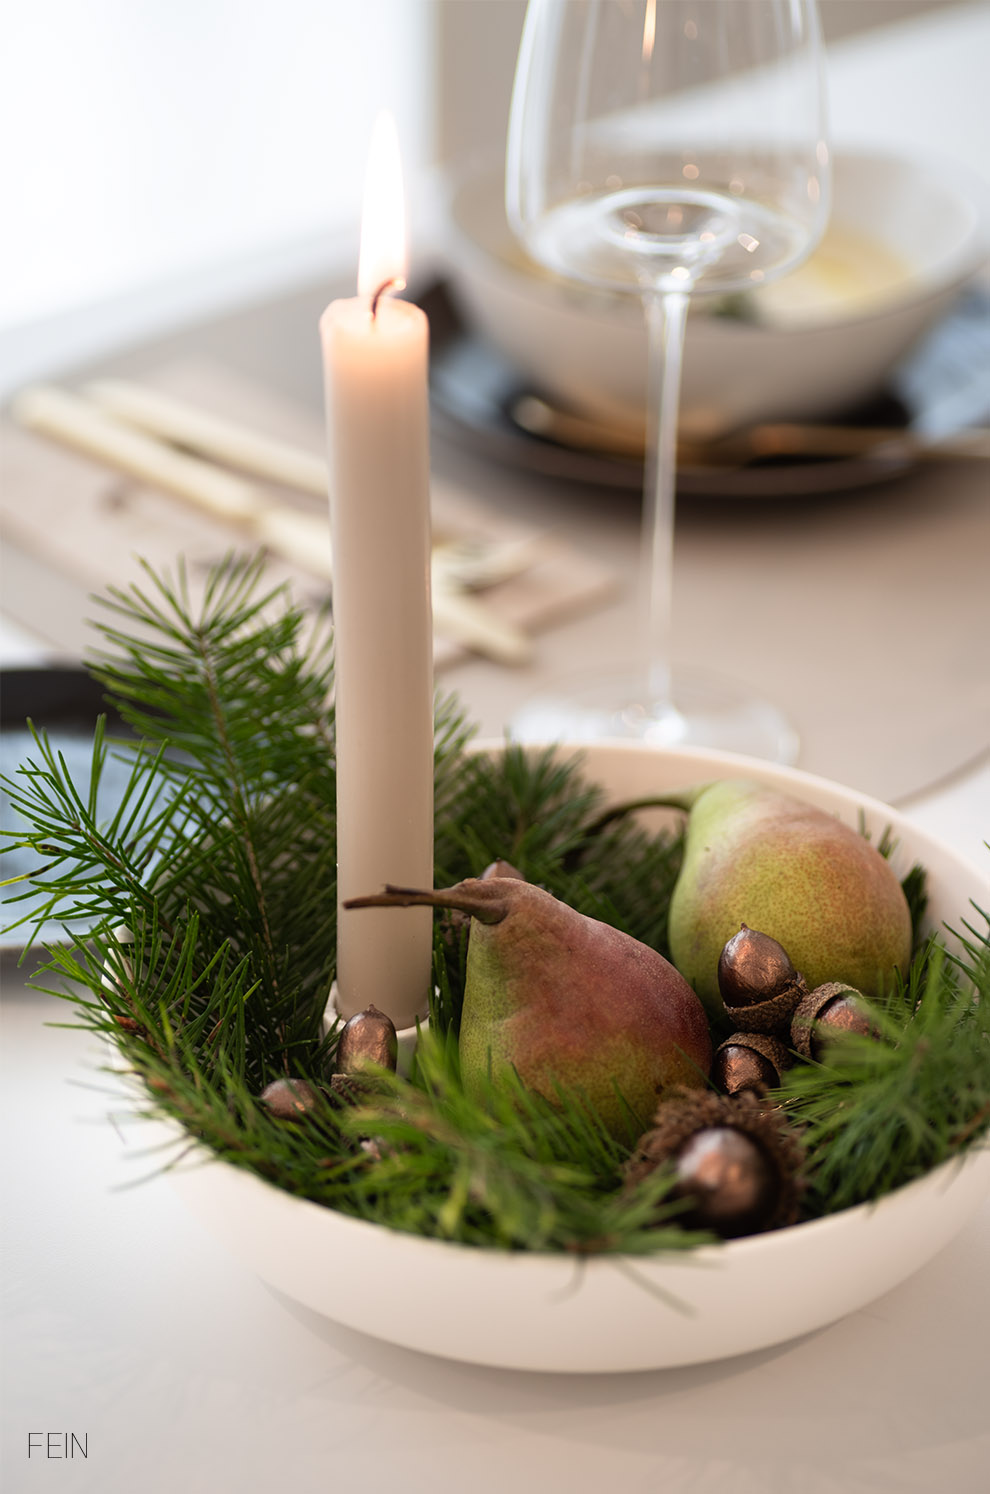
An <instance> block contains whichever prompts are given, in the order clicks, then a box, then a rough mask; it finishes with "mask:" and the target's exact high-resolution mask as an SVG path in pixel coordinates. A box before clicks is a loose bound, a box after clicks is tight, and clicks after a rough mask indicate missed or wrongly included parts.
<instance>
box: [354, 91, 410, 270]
mask: <svg viewBox="0 0 990 1494" xmlns="http://www.w3.org/2000/svg"><path fill="white" fill-rule="evenodd" d="M387 282H388V283H390V288H392V289H395V290H402V289H403V287H404V286H405V283H406V210H405V197H404V194H403V190H402V163H401V161H400V159H399V134H398V131H397V130H396V127H395V120H394V119H393V117H392V115H391V114H388V113H382V114H379V116H378V118H377V119H376V120H375V127H374V129H373V131H372V133H371V146H370V148H369V151H368V169H367V172H366V174H365V179H364V205H363V208H362V212H361V253H360V256H359V259H358V294H359V295H361V296H373V295H374V294H375V292H376V291H378V290H379V289H380V288H381V287H382V286H383V285H385V284H386V283H387Z"/></svg>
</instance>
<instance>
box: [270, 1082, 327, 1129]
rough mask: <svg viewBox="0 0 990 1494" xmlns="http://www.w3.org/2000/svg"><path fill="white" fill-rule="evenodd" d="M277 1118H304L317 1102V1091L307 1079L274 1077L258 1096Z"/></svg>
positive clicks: (294, 1119)
mask: <svg viewBox="0 0 990 1494" xmlns="http://www.w3.org/2000/svg"><path fill="white" fill-rule="evenodd" d="M258 1098H259V1100H260V1101H261V1103H262V1105H264V1107H265V1109H266V1110H267V1111H268V1112H269V1113H270V1114H271V1115H273V1116H274V1117H275V1119H276V1120H293V1121H297V1120H302V1119H303V1117H304V1116H305V1115H307V1114H308V1112H309V1111H310V1110H312V1109H313V1106H314V1105H315V1104H316V1091H315V1089H314V1088H313V1086H312V1085H311V1084H307V1083H306V1080H305V1079H273V1080H272V1082H271V1084H268V1085H266V1086H265V1088H264V1089H263V1090H262V1091H261V1094H260V1095H259V1096H258Z"/></svg>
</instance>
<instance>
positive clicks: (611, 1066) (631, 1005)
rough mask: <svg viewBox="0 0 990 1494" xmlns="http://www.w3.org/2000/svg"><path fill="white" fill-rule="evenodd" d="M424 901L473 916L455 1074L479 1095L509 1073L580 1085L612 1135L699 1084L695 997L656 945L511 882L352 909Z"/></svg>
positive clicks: (460, 886)
mask: <svg viewBox="0 0 990 1494" xmlns="http://www.w3.org/2000/svg"><path fill="white" fill-rule="evenodd" d="M423 903H428V904H431V905H432V906H434V907H441V908H459V909H462V910H463V911H464V912H467V913H470V914H471V916H472V923H471V932H470V937H469V942H468V958H467V978H466V985H465V993H464V1009H463V1014H462V1017H461V1031H460V1057H461V1073H462V1075H463V1078H464V1083H465V1086H466V1087H467V1089H468V1090H469V1091H472V1092H475V1093H478V1092H480V1090H481V1089H482V1088H483V1086H484V1084H485V1082H486V1079H487V1076H488V1074H489V1073H491V1075H492V1078H493V1079H494V1080H495V1081H496V1082H497V1081H498V1078H499V1076H500V1075H503V1074H506V1073H508V1072H510V1071H511V1070H513V1069H514V1070H515V1071H516V1072H517V1073H518V1075H519V1077H520V1078H521V1079H522V1081H523V1083H524V1084H526V1085H527V1086H528V1087H529V1088H530V1089H533V1090H536V1091H537V1092H538V1093H540V1094H542V1095H545V1096H546V1097H547V1098H549V1099H553V1098H555V1096H556V1094H557V1092H558V1090H560V1089H566V1090H570V1091H579V1092H581V1093H582V1094H583V1095H584V1096H585V1097H586V1099H587V1101H588V1103H589V1104H590V1106H591V1107H592V1108H593V1109H594V1110H595V1112H596V1113H597V1114H598V1115H599V1116H600V1117H601V1119H602V1120H603V1121H604V1122H605V1124H606V1125H607V1126H608V1127H609V1129H610V1130H612V1131H613V1132H614V1133H615V1134H616V1135H618V1136H621V1137H624V1138H627V1137H628V1136H629V1135H630V1134H633V1133H635V1131H636V1120H635V1119H634V1118H632V1117H631V1116H630V1111H632V1112H633V1116H634V1117H638V1118H639V1121H640V1122H641V1123H642V1122H648V1121H649V1120H650V1118H651V1117H652V1115H653V1113H654V1111H655V1109H656V1106H657V1101H658V1098H659V1096H660V1095H661V1094H662V1093H663V1091H664V1090H665V1089H667V1088H668V1087H671V1086H677V1085H688V1086H691V1085H694V1086H698V1085H703V1084H704V1083H705V1080H706V1077H707V1075H708V1070H709V1066H710V1064H711V1040H710V1037H709V1032H708V1023H707V1020H706V1018H705V1014H704V1011H703V1009H702V1006H701V1003H700V1001H699V1000H698V998H697V996H696V995H695V994H694V992H693V991H692V989H691V987H690V986H689V985H688V983H687V981H686V980H685V979H684V977H683V976H682V975H680V974H679V973H678V972H677V971H676V970H675V969H674V967H673V965H671V964H670V963H669V962H668V961H667V960H665V959H664V958H663V957H662V956H661V955H659V954H658V953H657V952H656V950H653V949H650V948H649V947H648V946H647V945H645V944H641V943H640V942H639V941H638V940H636V939H633V938H631V937H630V935H628V934H624V933H622V932H621V931H620V930H619V929H615V928H612V927H611V925H609V924H606V923H602V922H600V921H599V920H598V919H595V918H588V917H587V916H585V915H584V914H582V913H578V912H576V911H575V910H574V909H573V908H570V907H568V906H567V904H566V903H563V902H560V901H559V900H558V899H557V898H555V897H553V896H552V895H551V894H550V893H549V892H545V891H544V890H543V889H542V888H539V887H536V886H534V885H533V884H532V883H530V882H523V881H520V880H518V879H516V878H511V877H492V878H488V879H484V880H482V879H481V878H469V879H468V880H466V881H463V882H459V883H457V885H456V886H454V887H450V888H446V889H442V890H440V891H435V892H421V891H417V890H414V889H408V888H395V887H389V888H387V889H386V890H385V892H384V893H381V894H378V895H377V896H373V897H367V898H356V899H354V900H353V901H351V902H349V903H348V904H346V906H347V907H348V908H355V907H369V906H377V907H381V906H397V907H407V906H410V905H417V904H423Z"/></svg>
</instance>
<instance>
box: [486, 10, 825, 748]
mask: <svg viewBox="0 0 990 1494" xmlns="http://www.w3.org/2000/svg"><path fill="white" fill-rule="evenodd" d="M829 186H830V178H829V154H828V148H827V145H826V142H825V130H824V90H823V83H822V57H821V42H820V33H819V28H818V18H817V13H816V10H815V5H814V0H530V3H529V7H528V10H527V13H526V20H525V24H524V28H523V35H522V41H521V45H520V50H519V60H518V64H517V68H516V79H515V86H514V89H513V96H512V108H511V113H510V122H509V136H508V149H507V159H506V207H507V211H508V217H509V222H510V224H511V226H512V228H513V230H514V232H515V233H516V235H517V236H518V237H519V238H520V239H521V241H522V243H523V245H524V246H525V248H526V249H527V251H528V252H529V254H530V256H531V257H532V258H533V259H534V260H536V261H537V262H538V263H539V264H542V265H543V266H545V267H547V268H548V269H550V270H553V271H555V272H557V273H558V274H560V275H562V276H564V277H567V278H568V279H571V280H576V281H579V282H582V283H584V284H587V285H591V286H596V287H600V288H604V289H606V290H610V291H622V292H628V293H630V294H633V295H637V296H639V297H640V298H641V300H642V304H643V308H644V312H645V317H646V326H647V341H648V347H649V370H648V379H647V426H646V470H645V482H644V505H643V523H644V529H643V542H642V563H641V584H640V592H641V619H640V626H639V631H638V640H637V641H638V643H639V645H640V649H639V657H638V658H636V659H635V660H634V661H632V662H631V663H630V662H628V661H627V662H626V663H625V664H624V665H623V666H622V667H621V668H616V669H613V670H610V671H609V672H608V673H607V674H606V675H604V676H603V677H601V678H595V677H592V678H587V677H585V678H584V679H583V680H582V681H581V683H580V685H577V684H575V685H574V686H573V687H572V688H566V687H565V688H564V689H563V690H562V691H561V692H559V693H558V694H556V695H550V696H548V697H545V698H542V699H540V700H535V701H533V702H531V703H530V704H529V705H528V706H527V707H526V708H525V709H524V710H523V711H522V712H521V714H520V715H519V716H518V717H517V719H516V720H515V721H514V722H513V725H512V732H513V734H514V735H515V736H516V737H517V738H520V739H523V740H526V739H529V740H534V739H541V740H552V739H559V738H567V739H571V740H575V739H576V740H595V739H599V738H602V737H611V736H624V737H636V738H640V739H645V740H649V741H656V742H660V743H664V744H673V743H680V742H683V743H690V744H691V745H692V746H710V747H718V748H722V749H728V750H734V751H738V752H745V753H750V754H753V755H755V756H760V757H767V758H771V759H774V760H777V761H788V760H793V758H794V756H795V755H796V749H797V738H796V736H795V735H794V733H793V732H792V730H791V729H790V727H789V725H788V724H787V722H786V721H785V719H784V718H783V717H782V716H781V715H780V713H779V712H778V711H777V710H776V709H775V708H774V707H773V706H771V705H770V704H769V703H767V702H764V701H760V700H757V699H753V698H751V697H750V696H749V694H748V693H747V692H746V691H745V690H744V689H742V688H740V687H738V686H736V685H735V684H733V683H732V682H730V681H727V680H720V679H718V678H717V677H707V678H706V677H703V676H689V675H687V674H684V675H682V674H680V673H678V674H677V675H676V676H675V675H673V674H672V669H671V641H672V640H671V622H672V585H671V583H672V573H673V563H672V562H673V533H674V492H675V482H676V446H677V419H678V409H679V401H680V375H681V361H682V354H683V348H684V333H685V323H686V318H687V311H688V306H689V302H690V300H691V298H692V297H694V296H696V295H699V294H702V293H706V292H707V293H712V292H715V293H719V294H723V295H724V294H726V293H728V292H732V293H738V292H741V291H745V290H749V289H752V288H754V287H757V286H760V285H765V284H766V283H767V282H768V281H770V280H773V279H775V278H777V277H778V276H780V275H783V274H784V273H785V272H786V271H788V270H790V269H792V268H793V267H794V266H796V265H797V264H799V263H800V262H801V261H802V260H803V259H804V258H805V257H806V256H807V255H808V254H809V253H810V252H811V250H812V249H813V248H814V246H815V245H816V244H817V242H818V240H819V239H820V237H821V234H822V232H823V230H824V227H825V222H826V219H827V216H828V202H829Z"/></svg>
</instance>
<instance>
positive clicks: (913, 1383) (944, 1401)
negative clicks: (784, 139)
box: [0, 7, 990, 1494]
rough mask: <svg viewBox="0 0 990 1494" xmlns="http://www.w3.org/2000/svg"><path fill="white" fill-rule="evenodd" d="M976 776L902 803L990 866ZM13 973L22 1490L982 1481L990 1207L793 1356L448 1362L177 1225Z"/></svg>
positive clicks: (921, 35) (792, 1350) (8, 1457)
mask: <svg viewBox="0 0 990 1494" xmlns="http://www.w3.org/2000/svg"><path fill="white" fill-rule="evenodd" d="M982 9H984V10H985V7H983V8H982ZM926 27H927V29H926ZM915 36H916V38H918V39H920V42H919V43H916V44H915V46H914V47H913V49H908V50H906V51H905V54H904V55H905V58H906V61H905V64H904V69H899V65H898V61H897V58H896V57H895V56H894V55H892V54H891V52H890V51H889V49H885V48H884V46H883V45H882V43H881V41H880V40H879V39H878V40H875V41H874V42H873V43H869V42H868V39H861V40H859V41H857V42H856V44H855V48H854V49H853V51H852V53H851V54H850V55H851V56H852V57H853V61H854V62H855V66H856V67H857V68H866V69H869V67H871V66H872V67H875V68H882V69H883V72H884V75H885V76H887V77H890V76H894V77H900V76H904V77H906V78H908V79H910V78H911V77H916V76H917V73H918V68H919V67H920V68H922V70H923V60H922V59H923V52H924V48H925V47H928V46H934V45H935V44H936V42H937V40H938V38H937V36H936V33H935V32H933V31H932V30H931V23H930V22H927V23H924V25H922V24H921V23H919V28H918V30H917V31H916V33H915ZM920 43H923V44H924V45H923V46H921V47H920V50H919V45H920ZM871 46H872V50H871ZM961 65H962V66H963V68H964V70H972V68H973V66H974V64H973V62H972V59H971V58H969V57H967V58H964V59H963V61H962V64H961ZM981 67H982V68H983V72H984V73H985V63H984V64H981ZM912 69H913V71H912ZM983 128H984V129H985V125H984V126H983ZM919 129H920V126H919ZM0 656H2V657H3V659H4V661H5V662H8V663H11V662H15V661H20V662H26V661H28V660H30V659H32V658H34V657H35V656H36V645H35V643H34V641H33V640H32V639H31V638H30V637H29V636H27V637H26V636H24V635H23V634H22V633H20V632H19V631H18V630H16V629H14V628H9V627H7V628H4V629H3V631H2V632H0ZM465 678H466V680H467V685H468V690H469V693H470V692H472V691H473V692H475V695H476V699H477V701H478V703H479V704H480V705H481V706H483V707H485V706H487V708H488V710H489V711H490V713H491V715H492V717H493V718H496V719H497V718H498V717H499V715H500V714H501V711H502V696H501V694H500V691H501V690H502V688H503V687H502V686H501V685H499V686H498V688H494V689H493V690H492V691H490V692H487V693H486V689H485V686H484V684H483V680H484V676H478V675H472V674H471V673H470V671H468V672H467V674H466V676H465ZM489 678H492V676H489ZM479 681H482V682H481V683H479ZM960 767H961V768H962V769H963V771H961V772H960V773H959V774H958V775H957V776H955V777H954V778H953V779H952V780H951V781H949V782H946V783H943V784H941V785H931V786H929V788H928V789H927V791H925V792H924V793H923V794H921V795H919V796H918V797H917V798H916V799H915V800H914V801H913V802H912V803H910V804H909V805H906V806H905V808H906V810H907V812H908V813H909V814H910V816H911V817H912V818H913V819H915V820H916V821H917V822H918V823H919V824H921V825H922V826H924V828H926V829H928V830H929V831H931V832H933V833H935V834H937V835H939V836H941V837H942V838H943V839H945V840H946V841H948V843H949V844H951V845H953V846H955V847H956V848H957V849H958V850H960V851H961V852H962V853H963V854H965V855H967V856H969V857H970V859H971V860H973V861H974V862H976V863H977V864H978V865H980V866H981V867H982V868H984V869H985V868H986V864H987V862H986V857H987V853H986V851H985V849H984V848H983V841H984V839H985V838H986V837H987V835H990V766H988V764H987V763H986V762H985V761H984V762H983V763H976V764H970V765H968V766H966V765H960ZM3 976H4V982H3V986H4V991H3V1005H2V1020H3V1031H2V1036H3V1045H2V1065H3V1067H2V1082H0V1098H2V1104H3V1133H2V1134H3V1137H4V1142H3V1146H2V1166H3V1183H2V1187H3V1195H2V1196H3V1200H4V1235H5V1279H6V1284H7V1307H6V1331H5V1351H6V1352H5V1354H4V1375H5V1381H6V1384H5V1390H4V1405H3V1426H4V1433H5V1436H4V1449H3V1457H4V1465H3V1475H4V1477H3V1487H4V1489H5V1490H7V1491H10V1494H22V1491H28V1490H35V1489H59V1490H64V1489H79V1490H92V1491H96V1494H131V1491H134V1490H141V1491H143V1494H166V1491H167V1494H173V1491H174V1490H176V1489H180V1490H183V1491H185V1494H207V1491H209V1494H215V1491H225V1494H226V1491H228V1490H229V1491H235V1490H236V1491H241V1490H243V1491H247V1494H255V1491H261V1490H265V1489H269V1488H277V1489H283V1488H284V1489H291V1490H305V1491H307V1494H308V1491H309V1490H317V1489H321V1490H322V1489H324V1488H332V1489H335V1490H348V1491H365V1490H367V1491H371V1494H379V1491H385V1490H401V1489H405V1490H409V1491H411V1494H454V1491H458V1494H460V1491H462V1490H470V1491H472V1494H503V1491H504V1490H505V1489H506V1488H507V1487H512V1488H515V1489H518V1490H520V1491H521V1494H530V1491H534V1494H535V1491H540V1494H558V1491H559V1494H564V1491H567V1494H585V1491H587V1494H591V1491H598V1490H599V1489H602V1488H608V1489H616V1490H622V1491H628V1494H640V1491H642V1494H647V1491H650V1494H653V1491H656V1494H661V1491H662V1494H724V1491H726V1490H729V1489H731V1490H732V1491H733V1494H751V1491H752V1494H757V1491H759V1494H888V1491H889V1494H894V1491H896V1494H907V1491H918V1494H929V1491H931V1494H934V1491H945V1494H983V1491H984V1490H985V1489H986V1488H987V1487H988V1478H990V1475H988V1472H987V1470H988V1468H990V1415H988V1397H987V1386H988V1383H990V1293H988V1289H987V1261H988V1259H990V1201H988V1203H987V1205H986V1206H985V1207H984V1209H983V1210H982V1212H981V1213H980V1214H979V1216H978V1217H977V1218H976V1219H975V1220H974V1221H973V1222H972V1223H971V1224H970V1225H969V1226H968V1227H967V1228H966V1229H965V1230H964V1231H963V1233H962V1234H961V1235H960V1236H959V1237H958V1238H957V1239H956V1240H955V1241H954V1242H953V1243H952V1244H951V1245H950V1246H948V1247H947V1248H946V1250H945V1251H944V1252H943V1253H942V1254H941V1255H940V1256H939V1257H937V1258H936V1260H935V1261H933V1262H932V1263H931V1264H930V1265H929V1266H927V1267H926V1268H925V1269H923V1270H922V1271H920V1272H919V1273H918V1274H917V1275H916V1276H915V1277H913V1278H912V1279H910V1280H909V1281H908V1282H906V1283H904V1284H903V1285H902V1286H900V1287H898V1288H897V1289H895V1290H894V1291H892V1292H891V1293H890V1294H888V1295H887V1296H885V1297H883V1298H881V1299H880V1300H879V1301H877V1302H875V1303H873V1304H872V1305H871V1306H870V1307H869V1308H866V1309H864V1310H863V1311H861V1312H859V1313H856V1314H854V1315H853V1316H851V1317H849V1318H847V1319H845V1320H844V1321H842V1322H839V1323H837V1324H834V1325H833V1326H831V1327H829V1328H826V1329H823V1330H822V1331H820V1332H818V1333H815V1334H811V1335H809V1336H807V1337H805V1338H803V1339H800V1340H797V1341H794V1342H792V1343H789V1344H785V1345H783V1346H780V1347H778V1348H775V1349H770V1350H767V1351H763V1352H760V1353H756V1354H752V1355H747V1356H745V1357H743V1358H739V1359H734V1360H731V1361H726V1362H723V1363H719V1364H714V1365H710V1366H702V1367H697V1368H692V1369H688V1370H681V1371H678V1370H670V1371H662V1372H656V1373H649V1374H647V1373H642V1374H639V1373H637V1374H632V1375H617V1376H611V1377H608V1376H590V1377H573V1378H572V1377H567V1376H552V1375H525V1374H513V1373H509V1372H503V1371H493V1370H485V1369H479V1368H475V1367H469V1366H462V1365H457V1364H454V1363H448V1362H444V1361H441V1360H435V1359H431V1358H429V1357H426V1356H422V1355H418V1354H415V1353H412V1352H408V1351H405V1350H399V1349H395V1348H392V1347H390V1346H388V1345H386V1344H383V1343H380V1342H377V1341H375V1340H372V1339H370V1338H367V1337H364V1336H362V1335H360V1334H356V1333H354V1332H351V1331H349V1330H347V1329H344V1328H340V1327H337V1326H336V1325H334V1324H332V1323H329V1322H327V1321H325V1320H323V1319H320V1318H318V1317H317V1316H315V1315H314V1314H312V1313H310V1312H308V1311H306V1310H304V1309H302V1308H299V1307H298V1306H296V1305H294V1304H293V1303H290V1302H288V1301H286V1300H284V1299H282V1298H280V1297H278V1296H276V1295H275V1294H274V1293H273V1292H272V1291H270V1290H269V1289H267V1288H266V1287H265V1286H263V1285H262V1284H261V1283H260V1282H259V1281H258V1280H257V1279H256V1278H255V1277H253V1276H252V1275H251V1273H250V1272H249V1271H248V1270H246V1269H245V1268H244V1267H242V1266H241V1265H239V1264H238V1262H236V1261H235V1260H232V1259H231V1258H230V1257H229V1256H228V1255H227V1254H226V1253H225V1252H224V1251H222V1250H221V1249H220V1248H219V1247H218V1246H217V1245H216V1244H214V1243H213V1241H212V1239H211V1238H210V1237H208V1236H207V1235H206V1234H205V1232H204V1231H203V1229H202V1228H201V1226H200V1225H199V1224H198V1223H197V1222H196V1221H194V1220H193V1219H191V1218H190V1217H188V1216H187V1215H186V1213H185V1212H184V1210H183V1208H182V1206H181V1205H180V1203H179V1202H178V1200H177V1198H176V1197H175V1196H174V1195H173V1193H172V1191H171V1188H170V1186H169V1184H168V1182H167V1181H166V1180H164V1179H162V1178H159V1177H153V1178H152V1179H151V1180H150V1181H145V1182H142V1183H140V1184H139V1185H138V1186H128V1185H129V1184H130V1183H131V1182H132V1181H133V1180H134V1179H135V1178H138V1177H143V1176H144V1175H146V1174H147V1173H149V1172H153V1171H154V1162H153V1159H148V1158H141V1157H139V1156H137V1157H136V1156H135V1155H134V1154H135V1152H137V1151H139V1149H140V1132H139V1130H135V1129H134V1128H130V1129H129V1130H128V1131H127V1133H126V1137H122V1136H121V1135H120V1134H119V1133H118V1131H117V1130H116V1129H115V1128H114V1126H112V1125H110V1124H108V1122H107V1112H108V1108H112V1107H113V1104H114V1103H115V1102H114V1101H113V1100H111V1099H110V1098H109V1097H108V1095H107V1094H106V1093H105V1092H104V1086H105V1080H104V1077H103V1076H102V1075H101V1073H100V1068H99V1066H100V1063H101V1061H102V1060H101V1055H100V1053H99V1052H98V1051H97V1050H96V1048H95V1046H94V1045H93V1043H92V1042H91V1040H90V1039H89V1038H87V1037H86V1036H84V1035H81V1034H79V1033H76V1032H71V1031H65V1030H59V1029H57V1028H47V1027H46V1026H45V1025H44V1024H45V1023H47V1022H51V1021H55V1022H58V1021H61V1020H65V1019H66V1017H67V1015H70V1013H69V1012H68V1009H67V1008H65V1006H64V1004H62V1003H60V1002H57V1001H56V1000H55V999H54V998H50V997H46V996H43V995H39V994H38V993H36V992H30V991H28V990H26V989H25V986H24V980H23V972H18V971H17V970H16V968H14V967H13V966H12V965H11V964H10V962H9V960H7V961H5V964H4V969H3ZM333 1269H334V1263H333V1262H332V1261H328V1262H327V1270H328V1271H330V1270H333ZM410 1290H415V1283H414V1282H411V1283H410ZM808 1290H809V1292H813V1291H814V1290H815V1284H814V1282H809V1283H808ZM32 1432H34V1433H39V1432H40V1433H42V1434H47V1433H49V1432H53V1433H59V1434H65V1433H75V1434H76V1437H77V1438H78V1439H79V1440H80V1441H81V1440H82V1439H83V1438H84V1437H86V1438H87V1439H88V1457H86V1458H85V1459H83V1458H82V1457H81V1456H80V1455H79V1453H78V1451H77V1453H76V1456H75V1457H74V1458H72V1459H71V1460H68V1459H66V1458H64V1457H63V1458H62V1459H60V1460H57V1459H47V1458H44V1457H43V1456H39V1452H38V1451H37V1450H36V1451H35V1452H34V1454H33V1456H32V1457H31V1458H30V1459H29V1458H28V1436H29V1433H32ZM63 1447H64V1445H63ZM36 1448H37V1442H36Z"/></svg>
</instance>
